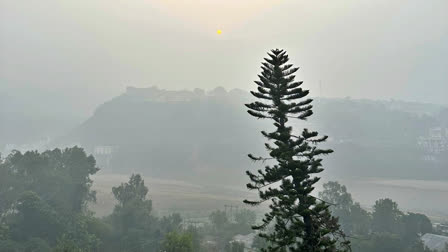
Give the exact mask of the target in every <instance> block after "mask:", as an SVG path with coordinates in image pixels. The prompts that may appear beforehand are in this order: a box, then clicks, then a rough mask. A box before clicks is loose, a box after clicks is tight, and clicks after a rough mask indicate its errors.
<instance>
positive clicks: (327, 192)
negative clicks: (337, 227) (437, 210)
mask: <svg viewBox="0 0 448 252" xmlns="http://www.w3.org/2000/svg"><path fill="white" fill-rule="evenodd" d="M323 188H324V189H323V191H322V192H320V193H319V198H321V199H323V200H325V201H327V202H329V203H331V207H330V209H331V211H332V213H333V214H334V215H335V216H337V217H338V218H339V223H340V224H341V227H342V229H343V230H344V232H345V233H346V234H347V235H348V236H349V237H350V239H351V242H352V250H353V251H354V252H431V251H430V250H429V249H427V248H425V247H424V245H423V243H422V241H421V240H420V236H421V235H423V234H425V233H433V232H434V230H433V227H432V224H431V221H430V220H429V218H428V217H427V216H426V215H423V214H419V213H403V212H402V211H400V209H399V207H398V204H397V203H396V202H394V201H393V200H391V199H388V198H386V199H379V200H377V201H376V202H375V205H374V206H373V211H372V212H371V213H370V212H367V211H366V210H364V209H363V208H361V206H360V204H359V203H358V202H355V201H354V200H353V198H352V196H351V194H350V193H349V192H348V191H347V188H346V187H345V186H344V185H341V184H340V183H338V182H335V181H330V182H327V183H325V184H324V185H323Z"/></svg>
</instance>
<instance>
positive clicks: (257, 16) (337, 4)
mask: <svg viewBox="0 0 448 252" xmlns="http://www.w3.org/2000/svg"><path fill="white" fill-rule="evenodd" d="M0 1H1V8H0V22H1V23H0V25H1V30H0V31H1V34H0V42H1V44H0V95H1V94H3V95H5V94H6V95H9V96H11V97H16V98H20V99H22V100H23V101H24V102H28V103H29V104H30V105H33V106H41V108H43V109H50V110H51V109H55V107H56V109H60V110H68V109H70V108H76V109H75V110H74V113H78V114H86V115H87V114H90V113H91V112H92V110H93V109H94V107H95V106H97V105H98V104H100V103H102V102H104V101H105V100H108V99H110V98H111V97H113V96H115V95H117V94H119V93H121V92H123V90H124V87H125V86H128V85H132V86H141V87H144V86H152V85H157V86H159V87H161V88H166V89H192V88H194V87H200V88H205V89H211V88H214V87H216V86H224V87H226V88H241V89H250V88H253V85H254V84H252V81H253V80H254V79H255V78H256V74H257V73H258V72H259V66H260V62H261V60H262V58H263V57H264V56H265V52H266V51H267V50H268V49H271V48H275V47H281V48H285V49H287V50H288V52H289V54H290V57H291V59H292V61H293V62H294V63H296V64H297V65H299V66H300V67H301V71H299V72H298V77H299V79H303V80H305V81H306V84H307V87H309V88H311V89H312V93H313V94H314V95H319V94H320V90H319V88H318V83H319V81H321V83H322V87H323V88H322V90H323V91H322V95H324V96H332V97H345V96H351V97H356V98H372V99H389V98H398V99H404V100H412V101H421V102H433V103H443V104H448V71H447V66H448V15H447V13H448V1H447V0H427V1H423V0H420V1H417V0H370V1H365V0H338V1H334V0H327V1H301V0H244V1H242V0H64V1H60V0H28V1H17V0H0ZM218 29H221V30H222V34H221V35H217V34H216V30H218ZM56 104H57V106H56Z"/></svg>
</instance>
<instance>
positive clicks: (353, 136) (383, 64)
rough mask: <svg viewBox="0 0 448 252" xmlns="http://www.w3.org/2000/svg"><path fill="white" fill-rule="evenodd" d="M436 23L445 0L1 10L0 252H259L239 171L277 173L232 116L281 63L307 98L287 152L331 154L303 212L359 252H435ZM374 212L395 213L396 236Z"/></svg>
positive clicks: (44, 0)
mask: <svg viewBox="0 0 448 252" xmlns="http://www.w3.org/2000/svg"><path fill="white" fill-rule="evenodd" d="M447 13H448V1H446V0H432V1H417V0H377V1H367V0H341V1H329V0H328V1H319V2H316V1H302V0H280V1H279V0H276V1H273V0H272V1H271V0H244V1H241V0H116V1H105V0H91V1H87V0H81V1H79V0H77V1H76V0H65V1H57V0H40V1H35V0H30V1H16V0H0V153H1V155H0V251H3V250H4V251H31V250H28V249H31V248H38V249H37V251H154V252H156V251H157V252H159V251H172V252H184V251H185V252H190V251H191V252H193V251H194V252H201V251H205V252H208V251H220V252H221V251H224V252H230V251H243V250H241V249H243V247H244V249H246V250H244V251H259V250H257V249H260V248H262V247H263V246H268V244H270V243H265V241H263V240H262V239H261V238H254V236H256V235H255V234H257V232H259V231H253V230H251V228H250V226H251V225H252V224H254V223H259V222H261V221H262V220H263V214H264V213H266V212H267V211H268V210H269V209H270V208H269V207H268V206H269V204H267V203H263V204H261V205H260V206H259V207H251V206H248V205H246V204H243V200H244V199H247V198H250V199H254V198H257V197H258V196H259V195H258V194H257V190H253V191H251V190H248V189H247V188H246V184H247V183H248V182H249V181H250V180H249V177H248V176H247V175H246V170H249V171H250V170H252V171H257V169H263V167H265V166H266V165H273V164H275V162H274V163H270V159H271V158H272V159H276V158H277V159H276V160H277V161H278V160H280V159H279V158H278V157H275V154H274V157H273V156H272V153H270V154H269V152H268V151H267V149H266V146H265V145H264V144H265V143H266V141H267V140H266V138H264V137H263V135H261V134H260V131H262V130H264V131H272V130H275V127H277V126H275V125H273V124H272V121H271V120H270V116H271V115H270V116H266V117H263V116H261V117H259V118H258V119H260V118H261V119H263V120H255V119H254V118H252V117H251V116H250V115H249V114H248V113H247V108H246V107H245V106H244V104H248V103H251V102H254V101H256V100H257V98H260V96H261V97H262V96H263V93H261V95H259V96H256V95H255V97H254V96H253V95H251V93H250V92H249V91H255V90H257V85H256V84H254V80H257V79H258V77H257V75H259V74H260V72H261V74H263V72H262V70H261V69H260V66H262V65H261V62H264V60H265V59H264V58H266V57H268V55H267V54H266V53H267V52H270V50H271V49H275V48H278V49H284V50H286V51H287V55H288V56H289V59H290V61H289V63H292V64H294V66H297V67H300V69H299V70H298V71H297V72H296V73H295V75H296V80H303V81H304V84H303V85H302V86H301V87H302V88H303V89H307V90H310V94H309V96H308V97H311V98H313V103H312V105H313V113H314V114H313V115H312V116H310V117H309V118H307V117H308V116H306V120H296V119H297V115H295V118H294V119H289V120H288V123H290V126H291V127H293V129H292V133H293V134H294V135H293V136H291V139H294V138H293V137H297V136H298V135H300V134H301V132H302V129H304V128H308V129H310V130H317V131H318V132H319V135H328V136H329V137H328V139H327V140H326V142H324V143H322V144H320V143H319V146H322V148H324V149H325V148H327V147H328V148H331V149H332V150H334V153H331V154H330V155H328V156H323V157H322V159H323V161H322V164H323V168H324V171H323V172H322V173H318V175H313V176H318V177H321V180H320V181H319V182H318V183H316V184H315V188H316V189H315V190H314V191H313V193H312V196H309V197H315V198H316V199H317V200H321V201H322V202H324V203H329V206H330V208H329V209H330V210H331V213H332V214H333V215H334V216H337V217H339V223H340V224H341V229H342V230H343V231H344V232H346V234H347V235H348V236H347V237H348V238H349V239H351V242H352V248H353V251H355V252H356V251H360V252H361V251H362V252H365V251H370V252H376V251H378V252H379V251H385V252H389V251H390V252H395V251H400V252H420V251H421V252H435V251H443V252H445V250H442V249H448V245H447V248H442V247H440V248H439V247H437V246H433V243H432V242H429V240H432V239H436V240H437V239H441V240H437V241H442V242H439V243H438V244H441V245H440V246H443V244H444V242H443V241H445V240H446V242H448V200H447V195H448V71H447V69H446V66H447V65H448V15H447ZM273 52H274V51H271V53H273ZM268 62H269V61H268ZM269 64H271V63H269ZM272 69H274V68H272ZM272 71H274V70H272ZM285 71H286V70H285ZM261 81H263V78H261ZM267 87H269V84H266V86H265V87H264V88H267ZM258 91H259V92H263V91H260V89H258ZM288 92H291V93H289V94H287V95H292V94H293V93H294V92H302V91H301V90H300V91H298V90H294V89H293V88H291V90H290V91H288ZM274 93H275V92H274ZM296 95H297V97H300V98H298V99H297V100H300V99H305V98H303V97H304V96H306V94H305V95H303V96H302V94H301V93H296ZM263 99H265V98H261V99H259V100H260V101H263ZM285 99H286V98H285ZM291 99H292V98H291ZM303 102H304V104H305V103H306V102H305V101H303ZM254 106H260V105H259V104H256V105H254ZM291 106H293V105H291ZM297 106H298V105H297ZM303 106H305V105H303ZM250 109H253V107H252V108H251V107H250V106H249V110H250ZM257 109H258V110H257ZM265 109H266V107H263V108H255V110H254V111H262V112H263V111H265ZM295 109H296V111H302V110H304V111H306V110H307V109H308V108H307V107H301V108H300V109H299V108H295ZM290 111H295V110H294V109H292V108H291V109H290ZM288 113H290V112H288ZM291 113H293V112H291ZM297 113H298V112H297ZM251 115H253V114H251ZM258 116H260V115H258ZM256 117H257V116H256ZM285 118H290V117H285ZM271 119H272V118H271ZM280 128H281V127H280ZM288 134H289V133H288ZM273 139H275V138H273ZM271 140H272V139H271ZM273 143H274V141H272V142H271V144H273ZM313 144H314V142H313ZM74 146H77V147H74ZM65 148H67V149H65ZM268 149H269V148H268ZM32 151H35V152H32ZM248 153H253V154H254V155H257V156H258V155H260V156H263V155H264V156H266V155H271V157H270V158H268V159H266V160H264V159H260V160H251V159H249V158H248V157H247V154H248ZM90 155H92V156H90ZM307 155H308V154H307ZM305 156H306V155H305ZM312 160H314V159H312ZM254 161H262V162H254ZM319 162H320V161H319ZM97 168H99V170H97ZM291 176H292V177H293V175H291ZM283 179H286V177H285V178H283ZM143 180H144V182H143ZM332 181H337V182H338V184H332V183H333V182H332ZM277 182H280V181H277ZM263 183H265V182H263ZM278 185H279V184H275V183H274V187H275V188H280V187H279V186H278ZM266 186H267V185H266ZM344 186H346V188H345V187H344ZM112 188H114V189H112ZM258 190H259V189H258ZM345 190H346V191H345ZM55 192H57V193H55ZM344 192H348V193H350V196H347V194H345V193H344ZM336 194H338V195H339V196H340V197H339V198H338V197H336V196H335V195H336ZM310 195H311V194H310ZM127 197H130V198H132V199H130V198H127ZM319 197H323V199H324V200H322V198H319ZM344 197H345V198H344ZM95 198H96V200H95ZM347 198H349V199H350V200H347ZM137 199H138V200H137ZM381 199H391V200H392V201H393V202H392V203H390V202H388V201H384V202H383V201H381ZM128 200H129V201H128ZM135 200H137V201H135ZM339 200H340V202H339ZM327 201H331V202H327ZM334 201H337V202H334ZM129 202H132V204H130V203H129ZM28 203H29V204H28ZM31 203H32V204H31ZM333 203H335V204H333ZM358 203H359V204H358ZM383 203H384V204H385V205H387V204H389V205H388V206H390V207H391V209H390V211H391V212H392V210H393V209H392V208H393V206H394V204H395V203H396V204H397V207H398V208H399V210H400V211H398V210H397V211H395V214H396V216H395V217H393V218H392V217H390V216H389V217H390V218H391V219H394V218H395V219H397V223H396V225H395V224H394V225H395V226H393V227H392V226H390V227H389V226H387V225H386V224H384V223H387V222H389V224H390V223H391V222H392V221H390V220H389V221H385V220H386V219H387V218H386V217H384V216H382V219H381V218H379V217H375V216H377V213H378V212H380V211H379V210H378V209H379V208H380V207H381V206H385V205H381V204H383ZM344 204H346V205H344ZM339 205H344V206H345V207H346V209H342V208H338V206H339ZM22 206H23V207H24V208H22ZM230 206H232V207H231V208H230ZM26 207H29V208H26ZM347 209H349V210H347ZM246 210H247V211H246ZM344 211H348V212H349V213H348V212H344ZM63 212H68V213H73V215H70V214H67V215H65V214H62V213H63ZM27 213H31V214H30V215H27ZM126 213H130V214H129V216H132V217H129V216H128V217H129V219H126V218H127V217H126V218H125V217H124V216H125V215H126ZM413 214H416V215H413ZM30 216H31V217H30ZM32 216H34V217H32ZM74 216H76V217H74ZM27 218H28V219H27ZM33 218H34V219H33ZM78 218H79V219H78ZM375 218H377V219H375ZM378 218H379V219H378ZM54 220H57V221H54ZM138 220H141V221H138ZM398 220H399V221H398ZM375 221H377V222H375ZM413 221H415V223H414V222H413ZM72 222H73V223H72ZM382 222H384V223H383V224H381V223H382ZM417 222H418V223H417ZM29 223H34V225H33V226H34V227H36V226H42V227H48V229H47V230H45V228H44V229H38V228H35V229H33V228H31V227H30V226H29ZM67 223H69V224H67ZM76 223H77V224H76ZM80 223H81V224H80ZM354 223H357V224H354ZM375 223H376V224H375ZM378 223H379V224H378ZM77 225H79V226H77ZM390 225H392V224H390ZM149 226H150V227H151V228H149ZM287 226H288V225H286V224H285V227H287ZM386 226H387V227H386ZM429 226H430V227H431V228H429ZM85 227H87V228H85ZM417 227H418V228H417ZM424 227H425V228H424ZM270 228H271V229H268V230H270V231H272V230H274V227H270ZM417 229H418V230H417ZM24 230H30V231H26V232H25V231H24ZM130 230H131V231H130ZM403 230H413V231H412V232H411V231H403ZM132 232H134V233H132ZM62 234H63V235H62ZM425 234H429V238H428V237H427V236H424V235H425ZM89 235H90V236H89ZM183 235H185V236H183ZM238 235H241V236H242V237H239V236H238ZM389 235H391V236H389ZM432 235H434V237H436V238H434V237H433V236H432ZM86 237H90V238H89V239H87V238H86ZM92 237H94V238H92ZM117 237H121V238H117ZM182 237H183V238H182ZM185 237H187V238H185ZM188 237H189V238H188ZM238 237H239V238H238ZM410 237H411V238H410ZM416 237H417V238H416ZM296 238H297V237H296ZM352 238H353V239H352ZM356 238H359V239H356ZM36 239H37V240H36ZM182 239H184V241H185V240H188V241H190V240H191V241H190V243H191V244H190V243H188V242H187V243H188V244H190V245H191V246H190V245H188V246H187V245H185V244H183V245H182V246H186V247H182V246H181V245H179V246H181V247H182V249H184V250H182V249H181V248H180V247H176V246H177V245H176V246H174V245H173V244H175V243H176V242H179V244H180V243H182V242H180V241H181V240H182ZM300 239H302V238H300ZM300 239H298V240H300ZM388 239H389V240H388ZM394 239H396V243H393V241H395V240H394ZM412 239H414V240H412ZM386 240H387V242H385V241H386ZM249 241H250V242H249ZM362 241H366V242H362ZM248 242H249V243H248ZM388 242H390V244H389V243H388ZM383 243H384V244H388V245H387V246H386V247H381V246H380V245H381V244H383ZM80 244H82V245H80ZM136 244H138V245H136ZM148 244H150V245H148ZM238 244H240V245H241V244H244V246H243V247H238V246H240V245H238ZM297 244H298V243H297ZM297 244H296V245H294V246H299V245H297ZM338 244H343V243H338ZM394 244H395V245H394ZM397 244H399V245H397ZM410 244H414V245H415V244H418V246H420V245H421V246H420V247H418V248H417V247H412V246H413V245H412V246H411V245H410ZM389 245H390V246H389ZM394 246H395V247H394ZM416 246H417V245H416ZM425 246H426V247H427V248H426V249H430V250H424V249H425ZM70 249H72V250H70ZM76 249H78V250H76ZM238 249H240V250H238ZM248 249H255V250H248ZM289 249H291V247H290V248H289ZM32 251H35V250H32ZM268 251H271V250H268ZM291 251H294V250H291ZM316 251H317V250H316ZM338 251H339V250H338ZM340 251H342V250H340Z"/></svg>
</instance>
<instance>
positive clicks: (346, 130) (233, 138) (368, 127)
mask: <svg viewBox="0 0 448 252" xmlns="http://www.w3.org/2000/svg"><path fill="white" fill-rule="evenodd" d="M249 100H252V98H251V96H250V94H249V93H248V92H246V91H243V90H238V89H235V90H230V91H226V90H225V89H223V88H220V87H218V88H216V89H214V90H212V91H210V92H205V91H204V90H201V89H195V90H193V91H167V90H161V89H158V88H156V87H151V88H132V87H129V88H127V90H126V92H125V93H123V94H122V95H120V96H118V97H116V98H114V99H112V100H111V101H109V102H106V103H105V104H103V105H101V106H100V107H98V108H97V110H96V111H95V113H94V115H93V116H92V117H91V118H89V119H88V120H87V121H85V122H84V123H83V124H82V125H81V126H80V127H78V128H76V129H75V130H74V131H72V132H71V133H70V134H69V135H67V136H66V137H64V138H62V139H60V140H59V144H61V143H66V144H69V143H79V144H80V145H82V146H84V147H85V148H87V150H88V151H91V152H93V153H95V155H96V156H97V159H98V160H99V162H100V165H102V166H103V171H104V172H123V173H128V172H129V171H135V172H142V173H145V174H147V175H150V176H154V177H167V178H168V177H169V178H181V179H185V180H189V181H207V182H209V183H223V184H228V183H235V184H239V183H242V182H243V181H246V178H245V176H243V174H244V172H245V170H246V169H248V168H251V169H258V168H260V167H261V166H259V165H254V164H252V163H251V162H250V161H249V160H248V158H247V156H246V155H247V154H248V153H254V154H263V153H264V151H265V150H264V147H263V142H264V139H262V137H261V134H260V133H259V132H260V131H261V130H262V129H266V128H270V127H271V126H270V122H269V121H263V120H256V119H253V118H251V117H250V116H248V115H247V114H246V109H245V107H244V106H243V104H244V103H245V102H247V101H249ZM314 105H315V109H314V111H315V115H314V116H312V119H311V120H310V121H309V122H297V125H296V126H297V127H298V129H302V128H304V127H308V128H310V129H315V130H319V131H320V133H321V134H327V135H329V136H330V140H329V142H327V143H326V146H329V147H331V148H334V150H335V153H334V154H332V155H331V156H329V157H328V158H327V159H326V162H325V165H326V168H327V171H326V172H327V173H330V174H332V175H333V176H336V177H338V176H341V177H342V176H345V177H347V176H353V177H358V176H361V177H362V176H369V177H371V176H374V177H394V178H413V179H443V178H448V168H447V167H448V160H447V158H446V156H447V155H445V154H446V153H447V152H443V153H431V150H428V149H427V148H426V149H425V148H424V147H423V146H422V145H421V144H420V145H419V144H418V139H419V138H422V137H426V136H428V134H430V132H431V129H434V128H442V129H445V128H448V124H447V120H446V118H445V116H446V113H447V112H446V111H447V109H446V108H443V107H441V106H437V105H432V104H419V103H406V102H401V101H371V100H353V99H350V98H345V99H323V98H318V99H316V100H315V102H314ZM444 113H445V114H444ZM447 134H448V133H447ZM446 138H447V139H448V135H447V136H446ZM442 139H445V136H443V137H442ZM445 151H446V150H445ZM428 157H429V158H428ZM429 169H430V170H431V172H428V170H429Z"/></svg>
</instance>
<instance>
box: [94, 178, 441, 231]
mask: <svg viewBox="0 0 448 252" xmlns="http://www.w3.org/2000/svg"><path fill="white" fill-rule="evenodd" d="M128 178H129V175H121V174H99V175H96V176H94V177H93V180H94V184H93V189H94V190H96V191H97V203H96V204H92V205H91V209H92V210H94V211H95V212H96V214H97V215H98V216H104V215H107V214H109V213H111V212H112V210H113V207H114V204H115V200H114V197H113V195H112V187H113V186H117V185H119V184H120V183H123V182H126V181H127V180H128ZM144 179H145V184H146V185H147V186H148V187H149V198H151V199H152V202H153V207H154V211H155V213H156V214H158V215H166V214H169V213H173V212H178V213H181V214H182V215H183V216H184V217H185V218H201V217H206V216H208V215H209V214H210V212H211V211H214V210H217V209H224V205H234V206H239V207H240V208H241V207H247V206H244V204H243V203H242V201H243V200H244V199H246V198H250V199H253V198H254V197H256V194H255V193H254V192H249V191H247V190H246V189H245V185H241V186H227V187H226V186H210V185H208V186H207V185H197V184H192V183H188V182H184V181H179V180H166V179H158V178H152V177H147V176H145V177H144ZM339 181H340V182H341V183H342V184H344V185H346V186H347V188H348V191H349V192H350V193H352V196H353V198H354V199H355V200H356V201H359V202H360V203H361V205H362V206H363V207H365V208H366V209H370V208H371V206H372V205H373V204H374V202H375V200H377V199H379V198H386V197H388V198H391V199H393V200H395V201H397V202H398V204H399V206H400V209H401V210H402V211H412V212H421V213H424V214H427V215H428V216H430V217H431V219H432V220H433V221H435V222H440V221H448V181H424V180H385V179H376V178H363V179H343V180H339ZM320 189H321V188H320V187H318V188H317V190H320ZM253 209H254V210H257V211H258V212H262V211H263V209H265V208H264V207H263V206H262V207H259V208H253Z"/></svg>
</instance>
